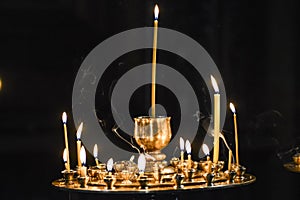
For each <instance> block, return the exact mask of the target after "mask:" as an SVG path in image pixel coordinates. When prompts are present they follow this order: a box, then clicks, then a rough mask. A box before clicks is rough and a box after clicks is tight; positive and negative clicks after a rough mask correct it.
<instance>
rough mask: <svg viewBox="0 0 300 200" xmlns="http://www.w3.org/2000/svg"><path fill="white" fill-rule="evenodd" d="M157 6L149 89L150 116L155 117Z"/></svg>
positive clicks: (156, 8)
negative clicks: (150, 86)
mask: <svg viewBox="0 0 300 200" xmlns="http://www.w3.org/2000/svg"><path fill="white" fill-rule="evenodd" d="M158 14H159V9H158V6H157V5H155V8H154V30H153V52H152V88H151V114H152V117H155V82H156V49H157V28H158Z"/></svg>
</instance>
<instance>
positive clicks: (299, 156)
mask: <svg viewBox="0 0 300 200" xmlns="http://www.w3.org/2000/svg"><path fill="white" fill-rule="evenodd" d="M292 160H293V161H292V162H288V163H285V164H284V165H283V166H284V167H285V168H286V169H287V170H288V171H291V172H296V173H300V153H296V154H294V155H293V156H292Z"/></svg>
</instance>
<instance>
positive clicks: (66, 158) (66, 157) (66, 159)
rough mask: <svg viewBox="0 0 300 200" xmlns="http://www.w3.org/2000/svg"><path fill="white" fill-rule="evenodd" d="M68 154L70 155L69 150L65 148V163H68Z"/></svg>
mask: <svg viewBox="0 0 300 200" xmlns="http://www.w3.org/2000/svg"><path fill="white" fill-rule="evenodd" d="M67 153H68V152H67V149H66V148H65V149H64V153H63V160H64V162H65V163H66V162H67V161H68V154H67Z"/></svg>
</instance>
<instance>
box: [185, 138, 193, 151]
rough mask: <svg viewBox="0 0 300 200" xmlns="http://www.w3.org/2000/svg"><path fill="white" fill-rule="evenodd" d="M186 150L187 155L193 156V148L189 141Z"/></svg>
mask: <svg viewBox="0 0 300 200" xmlns="http://www.w3.org/2000/svg"><path fill="white" fill-rule="evenodd" d="M185 149H186V153H187V154H191V152H192V148H191V143H190V141H189V140H186V141H185Z"/></svg>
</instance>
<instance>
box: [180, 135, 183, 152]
mask: <svg viewBox="0 0 300 200" xmlns="http://www.w3.org/2000/svg"><path fill="white" fill-rule="evenodd" d="M179 145H180V150H181V151H184V140H183V139H182V137H180V139H179Z"/></svg>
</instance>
